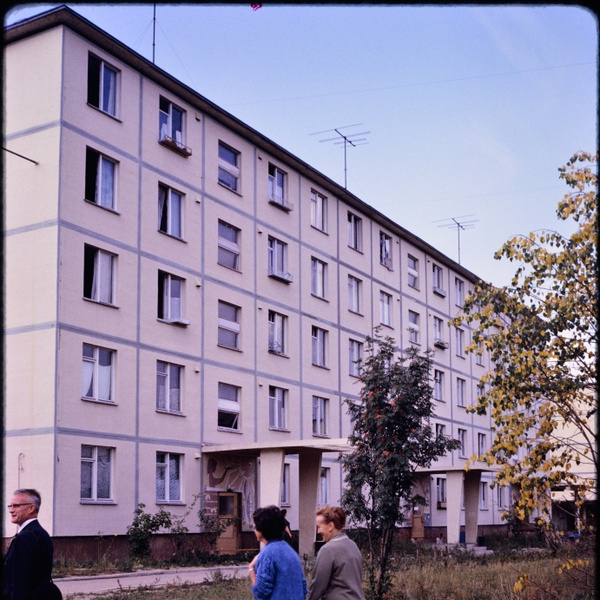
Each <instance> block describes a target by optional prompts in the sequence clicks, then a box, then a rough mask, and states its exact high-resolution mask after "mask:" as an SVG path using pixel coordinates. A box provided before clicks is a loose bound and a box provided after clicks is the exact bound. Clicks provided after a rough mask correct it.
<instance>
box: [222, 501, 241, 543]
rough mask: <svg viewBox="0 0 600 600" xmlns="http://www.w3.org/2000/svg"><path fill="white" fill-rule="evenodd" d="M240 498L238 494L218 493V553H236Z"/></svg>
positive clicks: (238, 534)
mask: <svg viewBox="0 0 600 600" xmlns="http://www.w3.org/2000/svg"><path fill="white" fill-rule="evenodd" d="M240 496H241V494H239V493H238V492H219V529H222V528H223V527H224V531H223V533H222V534H221V535H220V536H219V539H218V541H217V550H218V551H219V552H224V553H227V552H237V550H238V548H239V537H240Z"/></svg>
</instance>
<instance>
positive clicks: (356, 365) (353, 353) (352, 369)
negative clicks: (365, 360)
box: [348, 339, 363, 377]
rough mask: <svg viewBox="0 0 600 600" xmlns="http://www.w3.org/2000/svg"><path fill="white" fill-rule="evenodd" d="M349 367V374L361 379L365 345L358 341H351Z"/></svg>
mask: <svg viewBox="0 0 600 600" xmlns="http://www.w3.org/2000/svg"><path fill="white" fill-rule="evenodd" d="M348 352H349V367H348V373H349V374H350V375H352V376H353V377H360V369H361V362H362V353H363V344H362V342H359V341H357V340H352V339H351V340H349V348H348Z"/></svg>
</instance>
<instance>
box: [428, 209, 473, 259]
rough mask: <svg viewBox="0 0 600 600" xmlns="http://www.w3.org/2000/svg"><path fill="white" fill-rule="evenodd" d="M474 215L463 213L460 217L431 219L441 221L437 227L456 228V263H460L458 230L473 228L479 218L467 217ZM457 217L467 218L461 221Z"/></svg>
mask: <svg viewBox="0 0 600 600" xmlns="http://www.w3.org/2000/svg"><path fill="white" fill-rule="evenodd" d="M474 216H475V215H463V216H462V217H450V218H449V219H440V220H439V221H433V223H442V224H441V225H438V227H446V228H447V229H456V234H457V236H458V264H459V265H460V232H461V231H464V230H465V229H473V227H475V223H478V222H479V219H469V217H474ZM459 219H467V220H466V221H462V220H459Z"/></svg>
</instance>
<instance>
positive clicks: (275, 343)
mask: <svg viewBox="0 0 600 600" xmlns="http://www.w3.org/2000/svg"><path fill="white" fill-rule="evenodd" d="M286 330H287V316H285V315H282V314H280V313H278V312H275V311H274V310H270V311H269V352H272V353H273V354H279V355H281V356H285V355H286V353H287V347H286V343H287V333H286Z"/></svg>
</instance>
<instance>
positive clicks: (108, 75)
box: [87, 54, 119, 117]
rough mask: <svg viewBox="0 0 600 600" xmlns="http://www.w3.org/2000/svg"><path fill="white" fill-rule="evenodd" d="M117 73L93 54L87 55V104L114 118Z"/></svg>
mask: <svg viewBox="0 0 600 600" xmlns="http://www.w3.org/2000/svg"><path fill="white" fill-rule="evenodd" d="M118 84H119V71H118V70H117V69H116V68H115V67H113V66H111V65H109V64H108V63H107V62H105V61H103V60H102V59H100V58H98V57H97V56H95V55H94V54H89V55H88V90H87V101H88V104H90V105H92V106H94V107H96V108H98V109H100V110H101V111H103V112H105V113H107V114H109V115H111V116H113V117H116V116H117V97H118Z"/></svg>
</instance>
